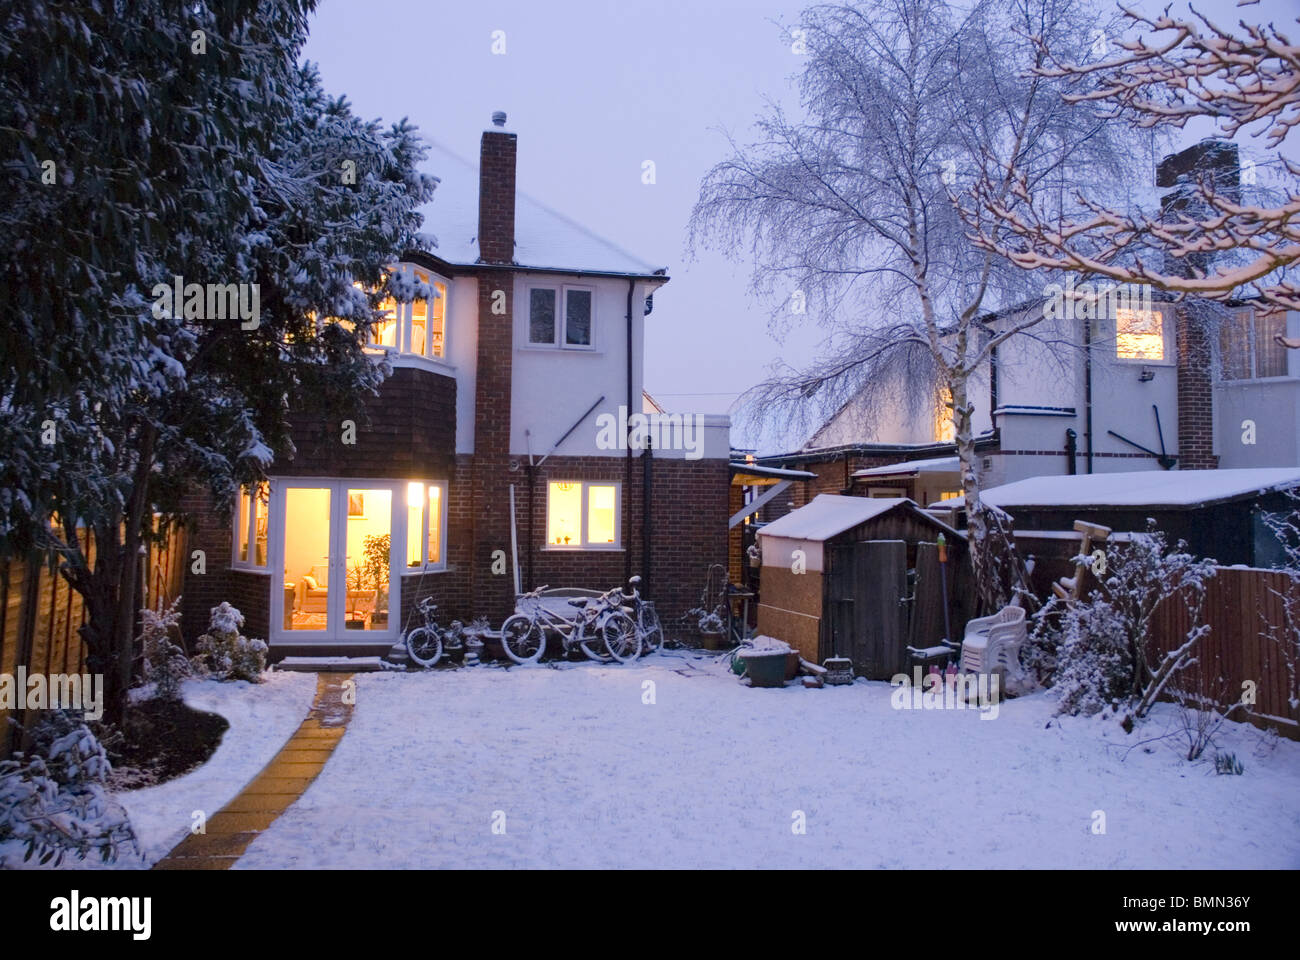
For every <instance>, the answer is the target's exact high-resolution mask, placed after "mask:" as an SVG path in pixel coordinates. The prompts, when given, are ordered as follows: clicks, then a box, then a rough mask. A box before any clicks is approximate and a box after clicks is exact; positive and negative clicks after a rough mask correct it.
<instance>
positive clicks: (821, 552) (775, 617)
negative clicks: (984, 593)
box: [758, 493, 974, 680]
mask: <svg viewBox="0 0 1300 960" xmlns="http://www.w3.org/2000/svg"><path fill="white" fill-rule="evenodd" d="M940 535H943V536H944V538H945V540H946V541H947V547H948V550H949V560H948V565H947V568H946V569H945V570H944V571H943V573H942V575H941V574H940V570H939V565H938V556H937V550H936V547H935V543H936V541H937V540H938V538H939V536H940ZM758 540H759V544H760V547H759V549H760V552H761V555H762V594H761V597H760V601H759V604H758V632H759V633H761V634H765V635H767V636H772V637H778V638H780V639H781V640H784V641H786V642H787V643H789V644H790V645H791V646H792V647H795V648H796V649H797V650H798V651H799V653H800V655H801V656H803V657H804V659H806V660H811V661H813V662H815V663H821V662H822V661H823V660H825V659H826V658H827V657H830V656H841V657H848V658H849V659H851V660H852V661H853V667H854V672H855V673H856V674H857V675H858V676H864V677H867V678H868V679H872V680H885V679H888V678H890V677H892V676H893V675H894V674H896V673H899V672H900V671H901V670H903V669H904V667H905V666H906V664H907V657H906V648H907V647H908V646H909V645H912V646H919V647H927V646H931V645H933V644H935V643H938V642H939V640H941V639H942V638H943V636H944V634H945V632H947V631H949V630H950V631H951V633H949V634H948V635H950V636H960V635H961V631H962V628H963V627H964V626H965V623H966V621H967V620H968V619H969V618H970V617H971V616H973V615H974V611H973V610H972V609H971V605H972V604H973V602H974V600H973V597H974V591H973V590H972V589H971V584H970V582H969V577H970V571H969V564H968V563H967V560H966V539H965V536H964V535H963V534H961V533H958V532H957V531H955V530H953V529H952V528H951V527H949V526H947V525H945V524H943V523H940V522H939V521H938V520H935V519H934V518H933V517H931V516H930V515H929V514H928V513H926V512H925V511H924V510H922V509H921V508H920V507H919V506H918V505H917V504H916V503H914V502H913V501H911V500H908V499H906V498H901V497H898V498H865V497H848V496H839V495H837V494H826V493H823V494H819V495H818V496H816V497H814V498H813V499H812V501H811V502H809V503H807V504H805V505H804V506H802V507H800V508H798V509H796V510H794V511H792V512H790V513H788V514H786V515H785V516H784V517H781V518H780V519H779V520H775V521H773V522H771V523H768V524H765V525H764V526H762V527H760V528H759V529H758ZM945 577H947V578H948V580H947V582H946V583H945V580H944V578H945ZM945 588H946V589H945ZM945 593H946V595H947V599H948V602H947V606H948V611H949V618H948V622H947V623H946V624H945V622H944V617H943V609H944V596H945Z"/></svg>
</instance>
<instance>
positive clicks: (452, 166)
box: [420, 141, 664, 277]
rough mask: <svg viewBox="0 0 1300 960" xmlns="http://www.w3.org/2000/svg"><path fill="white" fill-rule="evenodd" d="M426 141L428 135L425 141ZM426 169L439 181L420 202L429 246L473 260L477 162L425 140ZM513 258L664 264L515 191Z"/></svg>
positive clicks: (588, 269) (537, 264)
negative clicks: (433, 239) (434, 240)
mask: <svg viewBox="0 0 1300 960" xmlns="http://www.w3.org/2000/svg"><path fill="white" fill-rule="evenodd" d="M426 142H428V141H426ZM426 166H427V168H428V170H429V171H430V172H431V173H433V174H435V175H436V176H437V177H438V178H439V180H440V181H441V182H440V183H439V184H438V188H437V189H436V190H435V191H434V192H433V200H432V201H431V202H430V203H428V204H426V205H425V206H423V207H421V208H420V212H421V213H422V214H423V215H424V226H423V227H422V230H423V231H424V232H425V233H431V234H433V235H434V236H435V237H437V238H438V245H437V246H436V247H435V248H434V249H433V250H432V251H431V252H432V253H433V254H434V256H436V257H438V258H440V259H442V260H445V261H446V262H447V263H450V264H456V265H463V266H472V265H473V264H475V263H478V259H479V249H478V184H479V177H478V167H477V166H476V165H475V164H472V163H470V162H468V161H466V160H464V159H462V158H461V157H458V156H457V155H456V154H454V153H452V152H451V151H449V150H447V149H446V148H444V147H441V146H439V145H437V144H434V143H432V142H429V158H428V160H427V162H426ZM515 262H516V264H518V265H519V266H520V267H525V268H528V267H531V268H533V269H537V270H564V271H571V272H573V273H609V274H618V275H623V276H629V275H630V276H639V277H640V276H646V277H648V276H651V275H652V274H654V272H655V271H656V270H660V269H664V268H663V267H662V266H656V265H654V264H651V263H648V262H646V261H645V260H642V259H640V258H639V257H636V256H633V255H632V254H630V253H628V252H627V251H626V250H623V249H622V248H621V247H618V246H616V245H614V244H613V243H610V242H609V241H608V240H605V239H603V238H601V237H598V236H597V235H596V234H594V233H592V232H591V231H590V230H588V229H587V228H586V227H584V226H582V225H581V224H579V223H576V222H574V221H573V220H570V219H569V218H568V217H566V216H564V214H562V213H558V212H556V211H555V210H552V209H551V208H550V207H547V206H545V205H544V204H542V203H539V202H538V201H536V200H534V199H533V198H532V197H530V196H528V195H527V194H526V193H522V192H520V191H518V190H516V191H515Z"/></svg>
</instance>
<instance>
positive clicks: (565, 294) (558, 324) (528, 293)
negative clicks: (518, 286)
mask: <svg viewBox="0 0 1300 960" xmlns="http://www.w3.org/2000/svg"><path fill="white" fill-rule="evenodd" d="M534 290H550V291H553V292H554V293H555V333H554V336H553V337H552V338H551V340H550V341H549V342H548V341H545V340H534V339H533V291H534ZM575 291H581V292H583V293H588V294H590V295H591V317H590V322H591V331H590V332H591V336H590V340H591V342H590V343H568V342H567V340H568V337H567V332H568V329H567V328H568V323H569V294H570V293H573V292H575ZM524 303H525V304H527V310H526V311H525V315H524V318H523V320H524V343H525V344H527V345H528V346H529V347H532V348H533V349H535V350H577V351H585V352H587V353H592V352H594V351H595V349H596V288H595V287H594V286H591V285H589V284H585V283H531V284H529V285H528V286H526V287H525V288H524Z"/></svg>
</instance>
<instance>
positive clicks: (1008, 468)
mask: <svg viewBox="0 0 1300 960" xmlns="http://www.w3.org/2000/svg"><path fill="white" fill-rule="evenodd" d="M1227 147H1228V148H1231V149H1227V148H1225V147H1224V146H1223V144H1222V143H1220V142H1217V141H1209V142H1206V143H1202V144H1198V145H1197V146H1195V147H1192V148H1190V149H1189V150H1186V151H1183V152H1182V153H1179V154H1175V155H1173V156H1170V157H1166V158H1165V160H1164V161H1162V163H1161V164H1160V168H1159V170H1158V172H1157V183H1158V185H1159V186H1161V187H1169V188H1176V187H1177V186H1178V184H1179V183H1180V178H1185V177H1187V176H1191V175H1193V174H1195V173H1196V171H1197V170H1198V166H1197V165H1198V164H1202V165H1204V164H1208V163H1210V162H1211V161H1212V162H1213V164H1214V165H1215V170H1216V176H1218V177H1219V178H1220V179H1219V181H1218V182H1220V183H1223V182H1224V180H1223V177H1224V176H1225V175H1226V176H1227V177H1228V178H1229V181H1232V182H1235V178H1236V176H1237V171H1236V154H1235V147H1234V146H1232V145H1231V144H1228V145H1227ZM1225 157H1226V158H1227V159H1226V162H1227V164H1228V167H1227V173H1226V174H1225V173H1224V169H1223V164H1224V163H1225ZM1172 193H1176V189H1175V190H1173V191H1172ZM1068 283H1069V281H1067V285H1068ZM1073 290H1074V293H1075V294H1089V293H1091V294H1093V295H1094V296H1093V299H1091V300H1084V301H1078V300H1074V299H1072V298H1070V297H1068V296H1066V293H1067V289H1066V287H1062V286H1059V285H1058V286H1056V287H1052V286H1051V285H1049V286H1048V287H1047V288H1046V290H1045V295H1044V296H1043V297H1042V298H1039V299H1037V300H1035V301H1034V302H1032V303H1026V304H1022V305H1020V306H1017V307H1014V308H1010V309H1007V310H1003V311H999V312H997V313H993V314H990V315H989V316H987V317H985V318H984V319H983V321H982V326H983V328H984V329H985V330H986V331H988V333H989V335H995V334H996V333H997V332H998V331H1000V330H1003V329H1007V328H1008V327H1009V326H1012V325H1015V324H1017V323H1019V322H1022V321H1024V320H1026V319H1031V318H1032V316H1033V315H1034V314H1035V313H1037V314H1038V315H1040V316H1044V317H1046V319H1044V320H1043V321H1042V323H1041V324H1040V325H1039V326H1038V327H1036V328H1034V329H1035V333H1036V335H1035V336H1034V337H1027V336H1021V337H1015V338H1012V339H1010V340H1008V341H1006V342H1005V343H1004V344H1003V345H1002V346H1001V347H999V348H998V350H997V351H996V352H995V354H994V355H993V357H992V359H991V361H990V362H988V363H986V364H985V365H984V366H983V367H982V368H981V369H980V370H979V371H977V373H976V374H975V375H974V376H973V378H972V381H971V390H970V393H971V397H972V401H973V403H974V405H975V409H974V415H973V416H974V431H975V435H976V441H975V448H976V453H977V458H978V459H977V464H976V467H977V472H978V474H979V479H980V483H981V486H983V487H993V486H999V485H1003V484H1008V483H1012V482H1015V481H1018V480H1023V479H1026V478H1029V477H1037V476H1062V475H1071V474H1093V473H1111V472H1124V473H1127V472H1132V471H1139V470H1156V471H1158V470H1169V469H1175V468H1176V469H1178V470H1205V469H1214V468H1218V467H1222V468H1245V467H1295V466H1300V350H1288V349H1286V347H1285V346H1284V345H1282V344H1281V343H1279V342H1278V340H1277V339H1276V338H1277V337H1278V336H1279V335H1282V336H1289V337H1296V336H1298V335H1300V313H1297V312H1296V311H1281V310H1275V311H1260V310H1257V309H1255V308H1253V307H1252V306H1250V305H1249V304H1246V303H1243V302H1228V303H1225V304H1220V305H1211V304H1209V303H1207V302H1205V301H1198V300H1195V299H1191V300H1187V301H1182V302H1174V301H1173V300H1171V299H1170V298H1168V297H1165V296H1163V295H1161V294H1159V293H1153V292H1152V291H1150V290H1149V289H1147V288H1144V289H1140V290H1139V289H1136V288H1119V289H1110V290H1108V289H1107V285H1105V284H1092V285H1088V284H1086V283H1083V282H1080V283H1079V284H1077V285H1076V286H1074V287H1073ZM1069 304H1073V305H1072V306H1070V305H1069ZM1063 308H1064V309H1063ZM934 394H935V395H934V398H933V402H932V403H925V404H921V405H920V410H921V412H919V413H917V414H909V413H908V412H907V411H906V410H905V409H903V408H902V407H901V406H900V407H899V408H898V409H891V410H887V411H879V410H867V409H865V408H864V404H863V402H862V401H860V400H857V399H851V400H850V401H849V402H847V403H846V404H844V405H843V407H841V409H840V410H839V411H837V412H836V413H835V414H834V415H833V416H832V417H831V418H830V419H829V420H828V421H827V422H826V423H825V424H824V425H823V426H822V427H821V428H820V429H819V430H818V431H817V432H816V433H815V434H814V435H813V436H812V437H811V438H810V439H809V441H808V442H807V443H806V444H805V445H804V447H803V448H802V449H800V450H797V451H793V452H790V453H785V454H780V455H776V456H764V457H759V458H758V463H759V464H761V465H765V466H773V467H782V468H790V469H798V470H808V471H811V472H814V473H816V474H817V475H818V479H817V481H815V482H810V483H808V484H806V485H804V487H803V488H802V489H801V488H798V487H796V488H795V489H794V490H792V491H791V496H790V497H788V498H785V499H784V500H782V501H777V502H775V503H773V504H772V505H771V506H770V507H769V508H768V509H767V511H766V512H765V517H766V518H771V517H774V516H777V515H779V514H780V513H781V512H784V511H785V510H788V509H791V508H794V507H798V506H801V505H802V504H804V503H806V502H808V500H809V499H811V498H812V497H814V496H816V495H817V494H818V493H852V494H855V495H859V496H869V497H870V496H879V497H900V496H903V497H910V498H911V499H913V500H916V501H917V502H918V503H920V504H922V505H923V506H927V507H929V506H933V505H934V504H936V503H937V502H939V501H942V500H944V499H951V498H952V497H953V496H955V495H957V494H959V493H960V491H961V478H960V473H959V471H958V469H957V460H956V457H955V453H956V448H955V445H954V444H953V443H952V425H951V422H950V421H949V418H948V412H947V408H946V407H945V398H944V397H943V396H942V393H941V391H939V390H937V389H936V390H935V391H934ZM868 424H869V426H868Z"/></svg>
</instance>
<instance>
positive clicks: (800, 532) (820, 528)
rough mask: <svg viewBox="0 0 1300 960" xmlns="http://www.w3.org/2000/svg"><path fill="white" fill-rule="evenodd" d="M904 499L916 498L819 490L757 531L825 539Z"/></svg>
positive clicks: (902, 502)
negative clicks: (794, 508) (813, 495)
mask: <svg viewBox="0 0 1300 960" xmlns="http://www.w3.org/2000/svg"><path fill="white" fill-rule="evenodd" d="M904 503H910V504H911V505H912V506H914V507H915V506H916V502H915V501H913V500H909V499H908V498H907V497H844V496H840V495H839V494H836V493H819V494H818V495H817V496H816V497H814V498H813V499H812V502H811V503H807V504H805V505H804V506H802V507H800V508H799V509H798V510H792V511H790V512H789V513H787V514H786V515H785V516H784V517H782V518H781V519H780V520H773V521H772V522H771V523H769V524H767V525H766V526H764V527H761V528H760V529H759V531H758V535H759V536H761V537H786V538H788V539H791V540H829V539H830V538H831V537H833V536H835V535H836V534H837V533H843V532H844V531H845V530H849V529H851V528H853V527H856V526H857V525H858V524H860V523H866V522H867V521H868V520H870V519H871V518H872V517H878V516H880V515H881V514H882V513H888V512H889V511H890V510H893V509H894V508H895V507H897V506H900V505H901V504H904ZM935 522H936V523H938V521H935Z"/></svg>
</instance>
